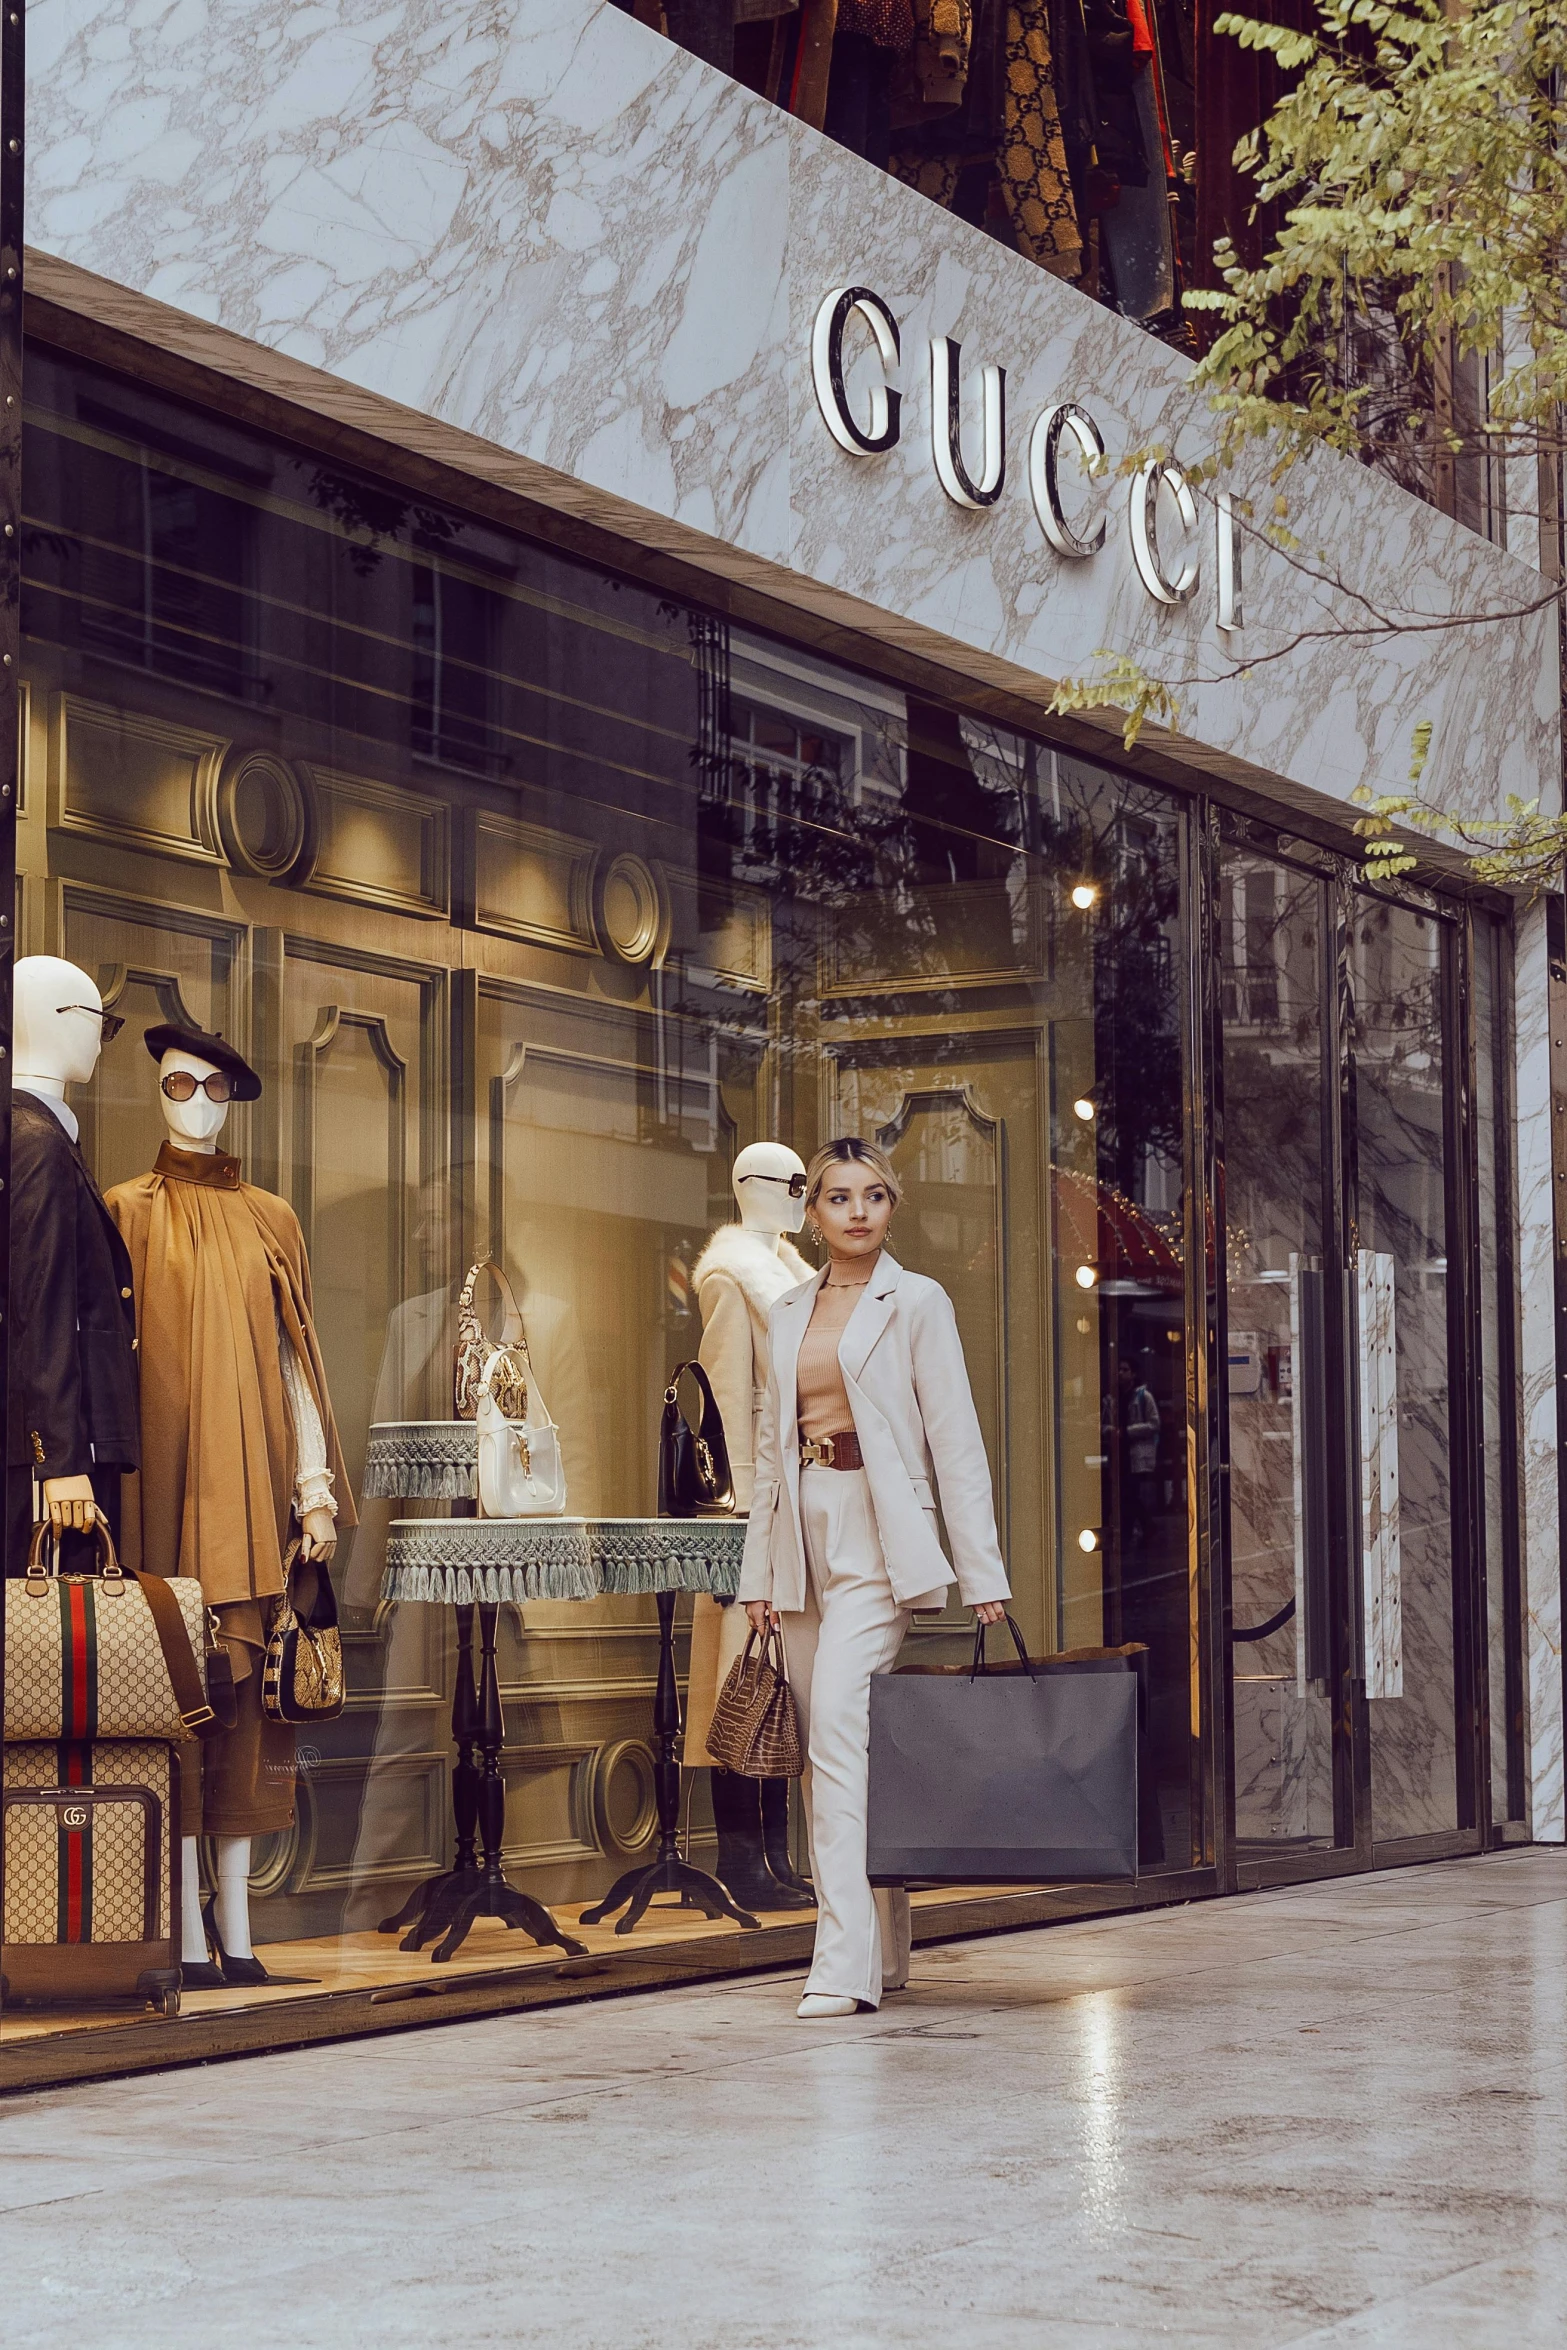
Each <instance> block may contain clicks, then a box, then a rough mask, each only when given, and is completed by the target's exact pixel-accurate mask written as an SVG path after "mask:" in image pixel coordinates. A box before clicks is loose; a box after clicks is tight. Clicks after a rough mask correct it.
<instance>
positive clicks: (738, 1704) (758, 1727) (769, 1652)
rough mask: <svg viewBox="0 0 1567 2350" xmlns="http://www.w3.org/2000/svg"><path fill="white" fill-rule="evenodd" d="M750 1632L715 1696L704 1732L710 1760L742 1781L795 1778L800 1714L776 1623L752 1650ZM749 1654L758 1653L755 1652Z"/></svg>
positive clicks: (800, 1752) (800, 1753) (801, 1764)
mask: <svg viewBox="0 0 1567 2350" xmlns="http://www.w3.org/2000/svg"><path fill="white" fill-rule="evenodd" d="M756 1639H757V1636H756V1634H755V1633H754V1632H752V1633H749V1634H748V1635H747V1638H746V1643H745V1651H744V1654H743V1655H742V1656H740V1657H739V1658H738V1659H737V1661H736V1662H735V1664H734V1665H733V1666H732V1667H731V1668H730V1672H729V1677H728V1679H727V1680H726V1681H725V1683H724V1685H723V1687H722V1689H720V1691H719V1692H718V1702H717V1704H716V1705H715V1706H714V1708H713V1719H712V1723H711V1726H710V1727H709V1729H708V1733H707V1751H708V1756H709V1759H710V1760H711V1761H713V1762H715V1763H717V1764H718V1765H719V1767H720V1769H722V1770H726V1771H735V1772H737V1773H738V1774H739V1776H740V1777H741V1778H742V1779H798V1777H799V1776H800V1773H801V1772H802V1771H803V1770H804V1768H805V1752H804V1748H803V1747H802V1745H801V1742H800V1715H799V1709H798V1708H797V1707H796V1705H795V1702H794V1691H793V1690H792V1689H791V1688H790V1686H789V1675H788V1670H787V1667H786V1665H785V1663H784V1645H783V1634H782V1633H781V1632H780V1631H779V1629H778V1627H777V1625H776V1624H774V1625H773V1626H772V1627H771V1628H770V1630H768V1631H767V1632H764V1633H763V1635H762V1645H761V1648H760V1650H759V1651H758V1650H757V1649H756ZM753 1651H755V1652H756V1653H754V1654H753Z"/></svg>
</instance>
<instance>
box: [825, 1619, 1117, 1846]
mask: <svg viewBox="0 0 1567 2350" xmlns="http://www.w3.org/2000/svg"><path fill="white" fill-rule="evenodd" d="M1007 1620H1008V1622H1009V1623H1011V1618H1010V1617H1009V1618H1008V1619H1007ZM1012 1634H1013V1638H1014V1640H1015V1641H1016V1643H1017V1647H1018V1650H1019V1653H1020V1655H1021V1654H1023V1653H1024V1652H1023V1642H1022V1636H1021V1634H1020V1633H1019V1632H1018V1630H1017V1627H1016V1625H1013V1626H1012ZM975 1661H976V1669H975V1670H974V1671H973V1672H972V1673H959V1674H947V1673H932V1674H925V1673H884V1674H878V1675H877V1677H876V1678H875V1680H873V1681H872V1683H871V1753H870V1813H869V1847H868V1854H867V1860H868V1868H869V1873H870V1877H871V1881H872V1883H873V1884H874V1883H878V1882H880V1883H888V1882H895V1881H898V1880H901V1879H904V1878H908V1877H935V1878H947V1879H948V1880H953V1881H960V1882H963V1883H979V1884H985V1883H998V1882H1006V1881H1023V1882H1030V1883H1033V1882H1037V1881H1039V1880H1040V1879H1042V1878H1050V1877H1129V1876H1133V1875H1135V1874H1136V1870H1137V1680H1136V1676H1135V1674H1132V1673H1130V1672H1112V1673H1106V1672H1103V1671H1095V1670H1094V1669H1093V1668H1092V1667H1088V1668H1084V1669H1080V1670H1074V1669H1071V1668H1068V1669H1066V1670H1060V1669H1055V1670H1047V1669H1042V1668H1038V1667H1031V1668H1029V1669H1026V1670H1024V1671H1022V1672H1017V1671H1015V1670H1014V1671H1010V1672H1006V1673H998V1672H986V1671H985V1670H984V1669H983V1641H982V1639H976V1642H975ZM1025 1661H1026V1660H1025Z"/></svg>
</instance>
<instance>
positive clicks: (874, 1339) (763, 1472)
mask: <svg viewBox="0 0 1567 2350" xmlns="http://www.w3.org/2000/svg"><path fill="white" fill-rule="evenodd" d="M825 1279H826V1275H825V1273H823V1274H821V1275H819V1276H818V1277H817V1281H816V1282H815V1283H814V1284H813V1285H811V1286H810V1287H808V1288H805V1289H802V1290H797V1291H796V1292H795V1293H794V1295H793V1296H792V1297H789V1298H787V1299H785V1300H784V1302H783V1303H782V1304H781V1305H780V1306H778V1307H777V1308H776V1310H775V1311H774V1314H773V1319H772V1326H771V1331H770V1335H769V1346H768V1353H769V1362H768V1379H767V1401H766V1404H765V1406H764V1409H763V1412H762V1421H761V1434H760V1438H759V1441H758V1445H757V1462H756V1490H755V1493H754V1495H753V1497H752V1502H751V1515H750V1519H749V1521H748V1523H747V1526H746V1540H745V1564H744V1568H743V1570H742V1572H741V1577H740V1597H741V1598H742V1599H743V1600H752V1599H769V1600H771V1601H772V1603H773V1605H774V1607H776V1608H780V1609H783V1610H784V1611H786V1612H787V1611H790V1610H794V1609H798V1608H802V1607H804V1605H805V1594H806V1586H807V1580H808V1578H807V1573H806V1559H805V1549H804V1538H803V1534H802V1530H801V1520H800V1480H801V1476H802V1471H801V1468H800V1453H799V1447H798V1445H797V1444H796V1443H795V1442H794V1441H793V1432H794V1428H795V1425H796V1422H797V1420H798V1417H799V1402H798V1393H797V1386H796V1372H797V1368H798V1363H799V1355H800V1342H801V1340H802V1339H803V1338H804V1336H805V1332H806V1329H807V1327H808V1325H809V1322H810V1318H811V1312H812V1309H813V1307H814V1306H815V1303H816V1291H817V1289H818V1288H819V1287H820V1286H821V1284H822V1282H824V1281H825ZM838 1360H839V1362H840V1364H841V1365H842V1369H843V1379H844V1386H845V1388H846V1389H847V1391H848V1397H849V1402H850V1405H851V1406H852V1409H853V1415H854V1426H855V1430H856V1432H857V1433H858V1436H859V1439H860V1447H861V1450H862V1452H863V1454H864V1459H865V1472H864V1473H865V1476H866V1479H867V1481H868V1484H869V1488H870V1495H871V1501H872V1504H873V1506H874V1508H875V1513H876V1523H877V1527H878V1530H879V1533H880V1538H881V1543H882V1548H883V1551H884V1553H885V1556H886V1559H887V1563H888V1572H889V1574H890V1576H891V1580H892V1588H893V1592H894V1595H895V1597H896V1598H897V1600H898V1603H899V1605H900V1606H902V1607H907V1608H939V1607H941V1606H942V1605H944V1603H945V1599H946V1595H947V1592H948V1590H949V1589H950V1587H951V1585H952V1584H953V1583H954V1582H956V1584H957V1586H958V1593H959V1596H960V1598H961V1599H962V1601H963V1603H964V1605H965V1606H966V1607H974V1606H977V1605H978V1604H980V1603H981V1602H982V1601H985V1600H992V1599H1008V1598H1010V1597H1011V1585H1010V1583H1009V1582H1008V1579H1007V1571H1006V1567H1005V1566H1004V1564H1003V1563H1002V1557H1001V1546H1000V1543H999V1542H998V1541H997V1539H996V1518H995V1506H994V1503H993V1500H992V1497H991V1485H990V1463H989V1460H988V1459H987V1457H986V1454H985V1441H984V1438H983V1436H982V1435H981V1433H980V1426H979V1415H978V1413H977V1412H976V1411H975V1409H974V1397H973V1392H972V1390H971V1389H970V1386H969V1379H968V1367H967V1365H966V1364H965V1362H964V1359H963V1342H962V1340H961V1339H960V1338H959V1336H958V1325H957V1317H956V1315H955V1314H954V1312H953V1310H952V1300H951V1299H950V1298H949V1297H948V1295H947V1293H946V1291H945V1290H944V1289H943V1288H942V1287H941V1285H940V1283H939V1282H936V1281H932V1280H929V1279H928V1278H927V1277H926V1275H924V1274H923V1273H911V1272H908V1271H906V1270H905V1268H904V1267H903V1266H901V1265H900V1264H898V1263H897V1261H896V1260H895V1258H893V1257H892V1256H891V1255H889V1253H888V1252H887V1250H886V1249H883V1250H882V1252H881V1255H880V1256H879V1257H878V1258H877V1260H876V1269H875V1271H874V1273H873V1274H872V1275H871V1278H870V1280H869V1281H868V1282H867V1284H866V1286H865V1288H864V1289H863V1290H862V1291H861V1293H860V1298H859V1302H858V1304H857V1305H856V1307H855V1309H854V1312H853V1313H852V1314H851V1315H850V1317H849V1322H848V1327H847V1328H846V1329H845V1331H844V1334H843V1337H842V1340H841V1341H840V1343H839V1348H838ZM840 1473H841V1472H839V1471H836V1470H829V1471H828V1472H827V1474H828V1475H829V1476H836V1475H838V1474H840ZM933 1480H934V1484H933ZM936 1486H939V1489H940V1493H941V1509H942V1516H943V1518H944V1519H945V1521H946V1529H947V1536H948V1539H949V1541H950V1542H951V1545H952V1556H953V1561H954V1562H955V1567H956V1572H954V1567H953V1565H950V1564H949V1563H948V1560H947V1557H946V1554H945V1553H944V1551H943V1550H942V1547H941V1543H940V1541H939V1540H938V1538H937V1533H936V1491H935V1487H936Z"/></svg>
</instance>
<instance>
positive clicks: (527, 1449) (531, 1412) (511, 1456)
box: [474, 1346, 566, 1518]
mask: <svg viewBox="0 0 1567 2350" xmlns="http://www.w3.org/2000/svg"><path fill="white" fill-rule="evenodd" d="M514 1353H515V1348H512V1349H510V1350H508V1349H507V1348H505V1347H499V1346H498V1347H496V1348H495V1350H494V1352H493V1353H492V1354H491V1355H490V1357H489V1359H488V1361H487V1362H486V1363H485V1366H484V1376H483V1378H482V1379H481V1380H480V1382H479V1387H478V1409H477V1410H476V1412H475V1414H474V1422H475V1425H476V1427H477V1429H478V1436H479V1510H480V1514H481V1515H482V1516H484V1517H486V1518H563V1517H564V1516H565V1514H566V1471H565V1468H564V1466H563V1465H562V1462H561V1457H560V1430H559V1429H558V1428H557V1427H556V1425H555V1422H554V1421H553V1420H552V1419H551V1418H550V1415H549V1406H548V1405H547V1404H546V1403H545V1401H544V1398H543V1396H542V1395H540V1393H539V1383H538V1381H537V1379H536V1378H535V1377H534V1375H533V1365H532V1364H531V1363H529V1364H528V1372H527V1379H528V1400H527V1404H526V1407H525V1409H526V1414H527V1416H526V1418H524V1419H521V1420H508V1419H507V1417H506V1415H505V1413H504V1412H503V1411H502V1410H501V1408H500V1405H499V1404H498V1403H497V1402H496V1400H495V1396H494V1392H493V1388H492V1378H493V1375H494V1374H495V1373H496V1372H497V1371H504V1370H506V1369H507V1368H509V1359H508V1358H509V1354H514Z"/></svg>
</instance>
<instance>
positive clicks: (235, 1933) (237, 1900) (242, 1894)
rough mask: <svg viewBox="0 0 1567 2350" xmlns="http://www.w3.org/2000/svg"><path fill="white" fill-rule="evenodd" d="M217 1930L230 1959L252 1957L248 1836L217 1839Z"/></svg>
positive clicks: (253, 1953)
mask: <svg viewBox="0 0 1567 2350" xmlns="http://www.w3.org/2000/svg"><path fill="white" fill-rule="evenodd" d="M215 1914H216V1917H217V1921H218V1933H219V1935H220V1937H221V1939H222V1943H223V1947H224V1949H225V1950H226V1951H227V1952H228V1954H229V1956H230V1958H254V1957H255V1955H256V1954H255V1952H254V1950H253V1949H252V1948H251V1946H250V1838H249V1837H248V1836H220V1837H219V1838H218V1902H217V1910H216V1913H215Z"/></svg>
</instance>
